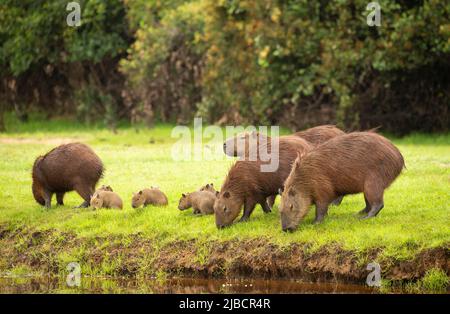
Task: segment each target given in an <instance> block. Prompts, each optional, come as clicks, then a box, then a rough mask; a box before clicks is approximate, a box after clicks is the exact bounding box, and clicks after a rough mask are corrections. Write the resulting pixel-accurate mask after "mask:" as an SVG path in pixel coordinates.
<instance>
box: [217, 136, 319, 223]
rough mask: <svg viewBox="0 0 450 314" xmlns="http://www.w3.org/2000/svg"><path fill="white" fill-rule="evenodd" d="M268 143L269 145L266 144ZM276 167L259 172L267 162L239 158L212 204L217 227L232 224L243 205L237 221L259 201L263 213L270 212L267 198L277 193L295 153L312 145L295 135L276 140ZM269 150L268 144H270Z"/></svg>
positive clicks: (249, 212) (303, 151)
mask: <svg viewBox="0 0 450 314" xmlns="http://www.w3.org/2000/svg"><path fill="white" fill-rule="evenodd" d="M269 146H270V145H269ZM278 149H279V153H278V155H277V158H278V166H277V168H276V169H274V171H268V172H265V171H261V170H262V169H261V166H262V165H267V163H268V162H267V161H262V160H260V159H259V160H256V161H250V160H239V161H237V162H236V163H235V164H234V165H233V166H232V167H231V169H230V171H229V172H228V175H227V177H226V179H225V182H224V183H223V185H222V188H221V189H220V192H219V193H218V195H217V200H216V202H215V204H214V214H215V218H216V226H217V227H218V228H222V227H225V226H228V225H230V224H232V223H233V221H234V220H235V219H236V217H237V216H238V215H239V213H240V211H241V207H242V205H244V213H243V215H242V218H241V219H240V221H246V220H247V219H248V218H249V217H250V214H251V213H252V211H253V209H254V208H255V206H256V204H260V205H261V207H262V208H263V211H264V212H266V213H267V212H270V208H269V206H268V204H267V202H266V198H267V197H268V196H271V195H276V194H277V193H278V189H279V188H281V187H282V186H283V183H284V181H285V180H286V178H287V177H288V175H289V173H290V171H291V167H292V164H293V162H294V160H295V158H296V157H297V154H298V153H305V152H307V151H308V150H310V149H311V145H310V144H308V142H306V141H305V140H303V139H301V138H298V139H297V141H295V143H294V142H286V141H283V140H281V139H280V141H279V146H278ZM269 152H272V151H271V147H269Z"/></svg>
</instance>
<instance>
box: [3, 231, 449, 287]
mask: <svg viewBox="0 0 450 314" xmlns="http://www.w3.org/2000/svg"><path fill="white" fill-rule="evenodd" d="M0 235H1V236H0V272H6V271H8V270H10V269H12V268H13V267H15V266H17V265H27V266H29V267H30V268H32V269H34V270H36V271H43V272H51V273H59V272H64V270H65V267H66V265H67V263H68V262H70V261H77V262H79V263H80V264H82V265H83V266H87V267H86V268H88V269H91V270H93V271H94V272H96V273H98V274H103V275H111V276H133V275H149V276H153V275H155V274H158V273H160V272H164V273H167V274H170V275H184V276H190V277H204V278H212V277H215V278H221V277H228V278H238V277H251V278H265V279H280V278H295V279H301V280H305V281H312V282H342V283H359V284H362V283H364V282H365V279H366V277H367V275H368V273H369V271H367V270H366V265H367V264H368V263H369V262H372V261H378V262H379V263H380V265H381V270H382V277H383V278H384V279H389V280H393V281H414V280H417V279H419V278H421V277H423V275H424V274H425V273H426V271H427V270H429V269H431V268H440V269H442V270H444V271H445V272H446V273H447V274H448V275H449V274H450V259H449V257H450V247H449V246H446V247H441V248H435V249H427V250H424V251H422V252H420V253H419V254H418V255H417V256H416V257H415V258H414V259H412V260H407V261H404V260H396V259H393V258H391V259H378V256H379V254H380V253H381V252H382V249H377V250H371V251H368V252H364V254H361V253H360V254H356V253H355V252H353V251H348V250H344V249H342V248H341V247H340V246H339V245H337V244H330V245H327V246H324V247H322V248H321V249H319V250H318V251H315V252H313V253H310V252H309V245H308V244H300V243H299V244H292V245H290V246H288V247H280V246H278V245H275V244H273V243H270V241H269V239H248V240H231V241H224V242H219V241H211V242H209V243H206V244H205V242H202V243H200V242H197V241H196V240H190V241H177V242H173V243H170V244H166V245H163V246H162V247H160V245H159V244H158V243H156V242H155V241H152V240H149V239H146V238H143V237H142V236H140V235H133V236H127V237H119V236H110V237H96V238H79V237H76V236H75V235H74V234H71V233H60V232H56V231H52V230H48V231H32V230H21V229H16V230H8V229H7V228H5V227H3V228H2V227H1V226H0ZM362 256H363V257H362ZM83 266H82V267H83Z"/></svg>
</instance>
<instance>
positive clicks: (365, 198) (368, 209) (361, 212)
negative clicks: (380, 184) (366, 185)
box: [358, 195, 370, 215]
mask: <svg viewBox="0 0 450 314" xmlns="http://www.w3.org/2000/svg"><path fill="white" fill-rule="evenodd" d="M364 201H365V202H366V207H364V208H363V209H362V210H360V211H359V212H358V215H367V213H369V211H370V204H369V202H368V201H367V197H366V196H365V195H364Z"/></svg>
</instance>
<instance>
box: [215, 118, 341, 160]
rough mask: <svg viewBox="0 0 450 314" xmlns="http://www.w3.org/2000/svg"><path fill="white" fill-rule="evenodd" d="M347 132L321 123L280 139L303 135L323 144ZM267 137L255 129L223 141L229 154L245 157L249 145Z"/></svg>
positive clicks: (311, 141)
mask: <svg viewBox="0 0 450 314" xmlns="http://www.w3.org/2000/svg"><path fill="white" fill-rule="evenodd" d="M344 134H345V132H344V131H342V130H341V129H339V128H337V127H336V126H334V125H319V126H316V127H313V128H309V129H306V130H304V131H300V132H296V133H294V134H291V135H283V136H280V137H279V138H280V139H289V138H292V137H294V138H296V137H301V138H303V139H304V140H306V141H308V142H309V143H310V144H312V145H313V146H317V145H319V144H322V143H324V142H326V141H328V140H330V139H332V138H334V137H336V136H339V135H344ZM262 138H267V136H266V135H264V134H262V133H259V132H256V131H253V132H244V133H242V134H238V135H236V136H235V137H232V138H229V139H227V140H226V141H225V143H223V151H224V152H225V154H227V155H228V156H232V157H243V156H248V155H249V150H250V149H249V145H250V144H253V143H255V144H256V145H259V143H260V139H262Z"/></svg>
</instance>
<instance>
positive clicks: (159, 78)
mask: <svg viewBox="0 0 450 314" xmlns="http://www.w3.org/2000/svg"><path fill="white" fill-rule="evenodd" d="M368 2H369V1H368V0H364V1H363V0H353V1H341V0H319V1H307V0H286V1H280V0H266V1H253V0H240V1H238V0H219V1H216V0H189V1H182V0H167V1H159V0H149V1H147V0H134V1H131V0H123V1H119V0H116V1H100V0H84V1H80V3H81V5H82V8H83V14H82V22H83V25H82V26H81V27H79V28H75V29H74V28H69V27H67V26H66V25H65V16H66V14H67V12H66V11H65V5H66V3H65V2H63V1H31V0H26V1H20V2H19V1H14V0H4V1H2V3H1V4H0V40H1V42H2V46H1V49H0V75H1V85H0V93H1V94H2V95H4V97H3V99H5V101H4V102H3V103H8V104H14V105H15V106H16V109H17V111H18V112H21V111H24V109H23V107H24V104H27V105H29V104H32V105H34V104H37V105H40V106H41V107H43V108H45V109H47V110H48V111H49V112H54V113H58V112H72V113H77V114H78V116H79V117H80V119H83V120H89V119H92V118H96V117H98V116H105V117H106V120H107V121H109V122H108V123H109V124H114V123H113V122H111V121H115V120H116V119H118V118H121V117H126V118H130V119H132V121H138V120H145V121H147V123H149V124H151V122H152V121H154V120H155V119H157V120H164V121H174V122H179V123H186V122H188V121H190V119H191V118H192V117H193V116H194V115H201V116H203V117H204V118H206V119H207V120H209V121H210V122H217V123H255V124H261V123H278V124H282V125H285V126H290V127H292V128H294V129H298V128H305V127H308V126H311V125H316V124H320V123H337V124H339V125H341V126H344V127H346V128H348V129H358V128H371V127H376V126H382V129H383V130H385V131H393V132H397V133H406V132H410V131H412V130H422V131H446V130H448V127H449V104H450V71H449V70H450V22H449V16H450V3H449V2H448V1H438V0H414V1H405V0H397V1H389V0H382V1H379V3H380V6H381V14H382V18H381V27H369V26H368V25H367V23H366V17H367V14H368V13H369V12H368V11H367V10H366V6H367V4H368ZM129 34H132V35H131V36H132V37H134V38H131V36H130V35H129ZM119 60H120V62H119ZM72 90H76V91H77V92H76V93H74V92H72ZM0 106H1V103H0ZM3 106H4V105H3ZM0 109H1V107H0ZM0 120H1V119H0ZM0 127H1V123H0Z"/></svg>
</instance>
